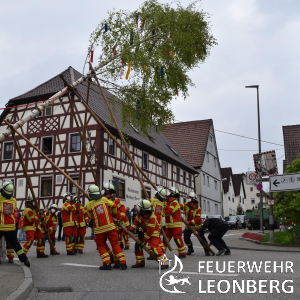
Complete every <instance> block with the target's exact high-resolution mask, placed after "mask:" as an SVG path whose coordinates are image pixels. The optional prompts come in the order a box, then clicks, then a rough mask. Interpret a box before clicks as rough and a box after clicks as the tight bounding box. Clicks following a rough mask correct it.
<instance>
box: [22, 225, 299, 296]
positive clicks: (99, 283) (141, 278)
mask: <svg viewBox="0 0 300 300" xmlns="http://www.w3.org/2000/svg"><path fill="white" fill-rule="evenodd" d="M243 232H244V230H229V231H228V233H227V234H226V236H225V240H226V241H230V240H232V239H236V238H239V237H240V236H241V235H242V233H243ZM193 241H194V245H195V253H194V255H192V256H189V257H187V258H186V259H184V260H182V267H183V269H182V272H181V274H178V271H179V269H180V265H179V264H178V265H177V267H176V269H175V270H174V271H173V272H174V273H168V274H166V275H165V276H164V277H163V278H162V279H161V282H162V286H163V288H164V289H167V290H169V291H174V287H175V288H176V289H177V291H179V292H185V293H169V292H165V291H164V290H163V289H162V288H161V287H160V277H161V276H162V275H163V274H164V273H163V272H162V273H161V274H159V271H158V264H157V263H156V262H154V261H146V267H145V268H143V269H132V268H131V265H133V264H135V255H134V243H133V242H132V243H131V244H130V247H131V248H130V250H128V251H124V253H125V256H126V260H127V266H128V269H127V270H125V271H121V270H118V269H115V270H112V271H100V270H99V266H100V265H102V262H101V259H100V257H99V254H98V252H97V251H96V246H95V242H94V241H91V240H87V241H86V245H85V249H84V254H83V255H78V254H77V255H76V256H67V255H66V251H65V244H64V242H57V249H58V251H59V252H60V253H61V255H58V256H49V258H47V259H37V258H36V255H35V249H34V248H35V247H32V249H30V251H29V254H28V256H29V258H30V261H31V272H32V275H33V278H34V289H33V291H32V292H31V294H30V295H29V297H28V298H27V299H30V300H33V299H38V300H40V299H41V300H46V299H47V300H51V299H63V300H65V299H72V300H77V299H82V300H90V299H103V300H106V299H109V300H114V299H117V300H125V299H126V300H129V299H130V300H135V299H138V300H141V299H147V300H148V299H149V300H152V299H153V300H154V299H155V300H157V299H163V300H165V299H176V300H177V299H198V298H202V299H214V300H216V299H243V300H244V299H256V300H259V299H300V287H299V286H300V272H299V266H300V256H299V255H298V254H295V253H277V252H261V251H259V252H258V251H245V250H232V255H230V256H224V255H222V256H220V257H216V256H214V257H212V256H210V257H206V256H204V251H203V249H201V247H200V245H199V244H198V241H197V240H196V238H195V237H194V238H193ZM172 246H173V247H174V248H176V246H175V243H174V242H173V243H172ZM213 249H214V248H213ZM214 250H215V249H214ZM216 251H217V250H216ZM48 253H49V245H48V243H47V244H46V254H48ZM174 253H175V254H177V251H172V253H171V252H170V251H168V252H167V257H168V258H169V259H171V260H172V262H171V263H172V267H171V268H173V266H174ZM147 256H148V255H146V257H147ZM253 261H255V262H257V263H260V262H261V263H262V265H263V264H264V263H265V261H271V263H267V268H266V269H265V268H264V265H263V268H262V269H261V270H260V272H257V271H255V269H254V271H252V272H250V270H249V269H248V268H247V262H249V264H250V266H251V264H252V263H253ZM281 261H282V264H283V266H285V264H286V262H287V261H291V262H292V263H293V267H292V269H293V273H291V269H287V271H288V273H286V272H285V271H286V270H285V269H283V272H280V268H277V272H276V273H274V272H273V271H274V270H273V264H274V262H276V264H277V265H280V262H281ZM216 263H218V264H219V265H218V266H216ZM243 263H245V267H244V268H245V273H244V271H243V268H240V269H238V266H240V267H241V266H242V264H243ZM199 264H200V266H203V267H204V268H203V269H201V273H199ZM207 264H208V266H209V267H210V266H211V269H208V270H207V269H206V267H207ZM223 264H225V269H223V268H224V265H223ZM228 264H229V265H228ZM270 265H272V271H271V273H267V272H268V271H270V270H271V268H270V267H268V266H270ZM230 266H231V268H230ZM288 266H290V265H288ZM171 268H170V269H171ZM216 268H218V271H219V273H218V272H217V269H216ZM170 269H169V270H170ZM210 271H212V272H213V273H210ZM230 271H232V273H230ZM172 275H173V276H172ZM181 279H182V280H183V279H184V280H185V283H183V285H181V284H182V281H179V282H178V283H176V284H173V283H174V280H175V281H176V280H181ZM286 280H291V281H292V282H291V283H290V282H285V281H286ZM200 282H201V288H200ZM259 282H260V284H261V285H262V286H261V288H260V289H261V291H260V292H264V291H266V292H267V293H260V292H259ZM284 282H285V283H284ZM168 284H170V285H168ZM208 284H210V285H211V287H210V290H209V288H208ZM237 284H238V285H239V287H240V290H241V291H240V290H239V289H238V287H237ZM243 284H244V291H243V290H242V288H243V287H242V285H243ZM251 285H252V286H253V285H255V287H251ZM264 285H265V287H264ZM270 285H273V286H276V285H277V288H276V287H274V288H273V293H270ZM290 286H292V287H293V293H285V292H284V290H285V291H286V292H289V291H291V287H290ZM247 287H248V289H249V290H248V292H247ZM43 288H47V289H50V292H42V291H41V290H42V289H43ZM57 288H60V289H62V290H63V291H62V292H55V289H57ZM234 288H235V293H234ZM255 288H256V289H257V291H256V292H255ZM66 289H69V290H70V291H66ZM227 290H228V291H227ZM199 292H201V293H199ZM209 292H211V293H209ZM278 292H280V293H278Z"/></svg>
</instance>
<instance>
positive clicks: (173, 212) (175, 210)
mask: <svg viewBox="0 0 300 300" xmlns="http://www.w3.org/2000/svg"><path fill="white" fill-rule="evenodd" d="M179 196H180V195H179V192H178V190H177V189H176V188H175V187H170V188H169V192H168V193H167V199H166V201H165V206H164V215H165V217H166V236H167V238H168V240H169V241H170V240H171V239H172V237H173V238H174V240H175V243H176V245H177V247H178V253H179V258H185V257H186V253H185V247H184V243H183V240H182V221H181V211H180V205H179V203H178V199H179ZM165 247H166V245H165Z"/></svg>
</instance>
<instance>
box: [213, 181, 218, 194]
mask: <svg viewBox="0 0 300 300" xmlns="http://www.w3.org/2000/svg"><path fill="white" fill-rule="evenodd" d="M214 182H215V190H216V191H217V190H218V182H217V180H215V181H214Z"/></svg>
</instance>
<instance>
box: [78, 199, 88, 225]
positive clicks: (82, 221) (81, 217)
mask: <svg viewBox="0 0 300 300" xmlns="http://www.w3.org/2000/svg"><path fill="white" fill-rule="evenodd" d="M78 211H79V212H78V216H77V217H78V224H77V227H86V223H88V222H89V218H88V215H87V211H86V208H85V207H83V206H82V205H81V204H80V207H79V210H78Z"/></svg>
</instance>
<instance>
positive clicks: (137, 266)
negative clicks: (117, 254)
mask: <svg viewBox="0 0 300 300" xmlns="http://www.w3.org/2000/svg"><path fill="white" fill-rule="evenodd" d="M131 268H145V261H144V260H142V261H141V263H140V264H135V265H133V266H131Z"/></svg>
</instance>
